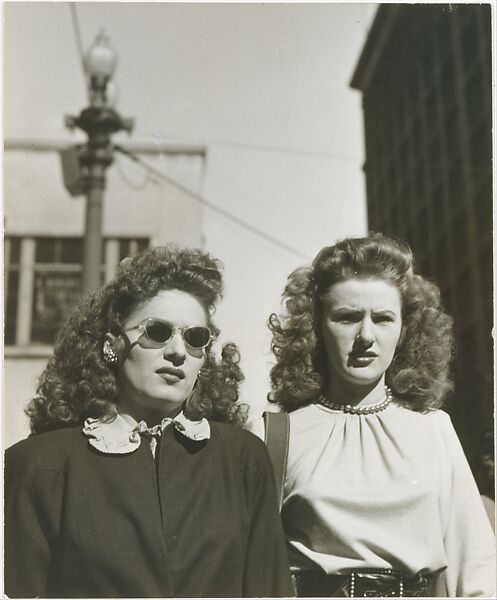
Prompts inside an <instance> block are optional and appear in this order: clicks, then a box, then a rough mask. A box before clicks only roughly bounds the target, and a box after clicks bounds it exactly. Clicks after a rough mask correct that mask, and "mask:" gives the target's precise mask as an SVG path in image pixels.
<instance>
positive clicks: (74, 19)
mask: <svg viewBox="0 0 497 600" xmlns="http://www.w3.org/2000/svg"><path fill="white" fill-rule="evenodd" d="M69 8H70V10H71V20H72V27H73V31H74V37H75V38H76V47H77V49H78V54H79V60H80V62H81V68H82V69H83V75H84V78H85V84H87V83H88V70H87V68H86V61H85V57H84V54H83V44H82V42H81V31H80V29H79V22H78V13H77V12H76V2H69Z"/></svg>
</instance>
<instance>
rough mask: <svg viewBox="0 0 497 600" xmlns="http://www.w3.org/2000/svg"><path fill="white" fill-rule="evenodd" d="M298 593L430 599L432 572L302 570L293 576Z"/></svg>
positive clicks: (348, 596)
mask: <svg viewBox="0 0 497 600" xmlns="http://www.w3.org/2000/svg"><path fill="white" fill-rule="evenodd" d="M293 578H294V582H295V591H296V593H297V596H299V597H302V596H306V597H319V596H321V597H323V596H324V597H334V598H364V597H370V598H402V597H408V598H426V597H427V596H428V578H429V576H428V575H424V574H423V575H422V574H418V575H406V574H404V573H402V571H398V570H396V569H356V570H353V571H351V572H350V573H348V574H346V575H328V574H326V573H323V572H322V571H300V572H298V573H294V575H293Z"/></svg>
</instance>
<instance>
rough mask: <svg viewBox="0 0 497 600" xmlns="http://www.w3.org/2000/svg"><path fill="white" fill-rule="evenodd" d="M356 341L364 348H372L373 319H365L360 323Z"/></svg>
mask: <svg viewBox="0 0 497 600" xmlns="http://www.w3.org/2000/svg"><path fill="white" fill-rule="evenodd" d="M356 341H357V342H358V343H360V344H361V345H363V346H366V347H367V346H371V344H372V343H373V342H374V332H373V323H372V322H371V319H363V320H362V321H361V323H360V327H359V331H358V333H357V336H356Z"/></svg>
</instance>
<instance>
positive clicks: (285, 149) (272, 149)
mask: <svg viewBox="0 0 497 600" xmlns="http://www.w3.org/2000/svg"><path fill="white" fill-rule="evenodd" d="M168 137H169V139H174V140H188V141H191V140H192V139H193V140H195V141H198V138H192V137H190V136H185V135H174V134H170V135H169V136H168ZM200 142H201V143H203V144H210V145H218V146H230V147H233V148H250V149H252V150H260V151H262V152H276V153H280V154H296V155H303V156H317V157H319V156H321V157H323V158H335V159H337V160H349V161H358V160H360V158H357V157H355V156H352V155H350V154H338V153H336V152H325V151H321V150H302V149H299V148H288V147H285V146H271V145H270V144H249V143H248V142H237V141H233V140H219V139H212V138H201V139H200Z"/></svg>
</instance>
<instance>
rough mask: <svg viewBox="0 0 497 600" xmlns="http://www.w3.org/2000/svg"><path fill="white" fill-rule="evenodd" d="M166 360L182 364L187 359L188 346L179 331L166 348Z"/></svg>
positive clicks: (164, 353)
mask: <svg viewBox="0 0 497 600" xmlns="http://www.w3.org/2000/svg"><path fill="white" fill-rule="evenodd" d="M163 356H164V358H167V359H168V360H170V361H171V362H172V363H173V364H175V365H176V364H182V363H184V362H185V359H186V346H185V342H184V340H183V337H182V335H181V333H180V332H179V331H176V332H175V333H174V334H173V335H172V336H171V339H170V340H169V341H168V342H167V344H166V345H165V346H164V350H163Z"/></svg>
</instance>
